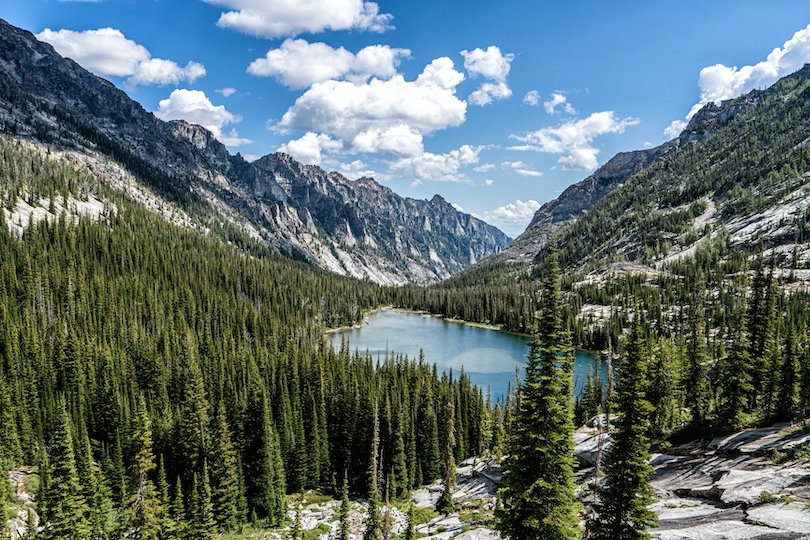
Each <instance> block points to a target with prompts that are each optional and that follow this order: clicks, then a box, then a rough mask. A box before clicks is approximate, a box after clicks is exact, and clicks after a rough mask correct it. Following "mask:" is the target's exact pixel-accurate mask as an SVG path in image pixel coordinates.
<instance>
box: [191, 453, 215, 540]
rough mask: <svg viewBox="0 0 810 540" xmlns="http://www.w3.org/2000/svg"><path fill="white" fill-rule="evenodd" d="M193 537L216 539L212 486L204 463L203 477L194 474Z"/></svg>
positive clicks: (192, 494)
mask: <svg viewBox="0 0 810 540" xmlns="http://www.w3.org/2000/svg"><path fill="white" fill-rule="evenodd" d="M190 506H191V536H192V537H193V538H195V539H196V538H199V539H201V540H203V539H210V538H216V536H217V535H216V529H217V523H216V521H215V520H214V508H213V506H212V504H211V484H210V482H209V478H208V463H207V461H203V467H202V475H200V476H199V477H198V476H197V474H196V473H195V474H194V487H193V489H192V491H191V504H190Z"/></svg>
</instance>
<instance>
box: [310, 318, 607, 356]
mask: <svg viewBox="0 0 810 540" xmlns="http://www.w3.org/2000/svg"><path fill="white" fill-rule="evenodd" d="M381 311H392V312H395V313H412V314H414V315H422V316H424V317H433V318H435V319H441V320H444V321H447V322H452V323H456V324H463V325H464V326H471V327H473V328H483V329H484V330H494V331H496V332H503V333H504V334H510V335H513V336H518V337H525V338H531V337H532V335H531V334H527V333H524V332H515V331H513V330H505V329H504V328H503V325H502V324H488V323H480V322H475V321H467V320H464V319H456V318H454V317H445V316H444V315H443V314H441V313H431V312H429V311H425V310H424V309H409V308H400V307H396V306H392V305H387V306H379V307H376V308H372V309H370V310H368V311H366V312H365V313H363V320H362V321H360V322H359V323H356V324H353V325H351V326H339V327H337V328H327V329H326V330H324V331H323V336H328V335H331V334H337V333H340V332H345V331H347V330H357V329H359V328H362V327H363V326H366V325H367V324H368V317H370V316H371V315H374V314H375V313H379V312H381ZM574 350H575V351H576V352H584V353H588V354H590V355H593V356H594V357H596V356H597V355H602V354H603V353H604V352H605V351H599V350H591V349H584V348H581V347H575V348H574Z"/></svg>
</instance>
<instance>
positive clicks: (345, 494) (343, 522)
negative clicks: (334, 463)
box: [338, 473, 351, 540]
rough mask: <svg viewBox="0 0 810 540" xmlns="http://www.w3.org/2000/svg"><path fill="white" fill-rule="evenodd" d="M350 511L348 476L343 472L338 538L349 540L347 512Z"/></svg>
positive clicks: (339, 539)
mask: <svg viewBox="0 0 810 540" xmlns="http://www.w3.org/2000/svg"><path fill="white" fill-rule="evenodd" d="M350 511H351V502H349V478H348V475H346V474H345V473H344V475H343V488H342V489H341V496H340V514H339V516H340V517H339V525H338V527H339V529H338V540H349V533H350V531H349V527H350V524H349V512H350Z"/></svg>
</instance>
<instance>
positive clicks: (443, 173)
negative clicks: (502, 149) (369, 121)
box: [391, 144, 481, 183]
mask: <svg viewBox="0 0 810 540" xmlns="http://www.w3.org/2000/svg"><path fill="white" fill-rule="evenodd" d="M480 151H481V147H474V146H470V145H469V144H465V145H463V146H461V147H460V148H458V149H456V150H451V151H450V152H447V153H445V154H433V153H431V152H424V153H423V154H422V155H419V156H413V157H406V158H402V159H400V160H399V161H397V162H395V163H393V164H392V165H391V170H393V171H397V172H400V173H405V174H411V175H413V176H414V177H415V179H416V180H417V183H419V181H421V180H437V181H442V182H461V181H463V180H464V175H463V174H462V172H461V169H462V168H464V167H468V166H470V165H474V164H476V163H478V153H479V152H480Z"/></svg>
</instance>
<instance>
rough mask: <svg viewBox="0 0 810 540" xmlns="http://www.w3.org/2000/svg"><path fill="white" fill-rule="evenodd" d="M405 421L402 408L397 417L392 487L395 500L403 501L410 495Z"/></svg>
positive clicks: (392, 459)
mask: <svg viewBox="0 0 810 540" xmlns="http://www.w3.org/2000/svg"><path fill="white" fill-rule="evenodd" d="M404 424H405V419H404V417H403V413H402V409H401V408H400V409H399V411H398V413H397V416H396V424H395V427H394V444H393V457H392V458H391V461H392V463H393V473H392V475H391V476H392V487H393V490H392V491H393V496H394V498H395V499H401V498H403V497H405V496H406V495H407V494H408V488H409V485H408V466H407V461H406V460H407V456H406V455H405V434H404V429H405V425H404Z"/></svg>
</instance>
